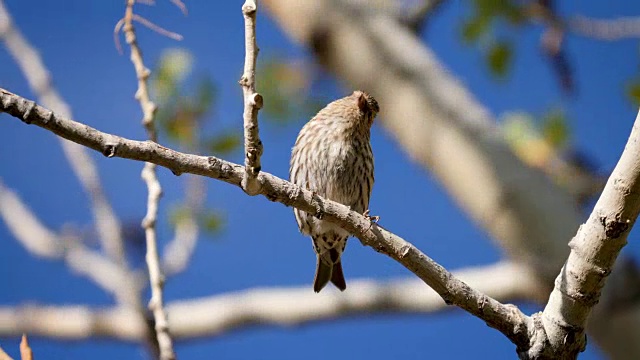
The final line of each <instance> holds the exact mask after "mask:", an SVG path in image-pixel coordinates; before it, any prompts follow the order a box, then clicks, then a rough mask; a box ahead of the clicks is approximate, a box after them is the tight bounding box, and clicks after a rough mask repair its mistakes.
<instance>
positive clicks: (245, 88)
mask: <svg viewBox="0 0 640 360" xmlns="http://www.w3.org/2000/svg"><path fill="white" fill-rule="evenodd" d="M257 2H258V0H246V1H245V3H244V5H242V15H243V16H244V32H245V33H244V34H245V35H244V45H245V52H246V54H245V59H244V73H243V74H242V77H241V78H240V81H239V83H240V85H241V86H242V93H243V97H244V114H243V119H244V153H245V160H244V166H245V175H244V179H243V180H242V189H243V190H244V191H245V192H246V193H247V194H249V195H257V194H258V184H257V177H258V174H259V173H260V169H261V165H260V156H262V150H263V149H262V141H260V134H259V131H258V111H259V110H260V108H262V105H263V99H262V95H260V94H258V93H257V92H256V60H257V57H258V50H259V49H258V45H257V44H256V13H257V11H258V4H257Z"/></svg>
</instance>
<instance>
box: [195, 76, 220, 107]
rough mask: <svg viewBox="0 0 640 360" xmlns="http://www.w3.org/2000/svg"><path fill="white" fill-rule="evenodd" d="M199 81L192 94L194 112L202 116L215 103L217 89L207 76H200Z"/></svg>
mask: <svg viewBox="0 0 640 360" xmlns="http://www.w3.org/2000/svg"><path fill="white" fill-rule="evenodd" d="M201 79H202V80H200V83H199V84H198V88H197V90H196V94H195V96H194V102H193V107H194V112H195V113H196V114H198V115H199V116H202V115H204V114H206V113H207V112H209V110H211V108H212V107H213V104H214V103H215V99H216V96H217V95H218V90H217V88H216V86H215V84H214V83H213V81H211V79H210V78H209V77H208V76H203V77H201Z"/></svg>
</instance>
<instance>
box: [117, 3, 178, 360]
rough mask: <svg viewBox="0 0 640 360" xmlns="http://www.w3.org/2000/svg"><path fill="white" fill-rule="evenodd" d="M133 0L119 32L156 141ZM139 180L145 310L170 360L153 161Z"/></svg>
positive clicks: (149, 131) (164, 357) (153, 107)
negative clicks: (143, 209)
mask: <svg viewBox="0 0 640 360" xmlns="http://www.w3.org/2000/svg"><path fill="white" fill-rule="evenodd" d="M135 2H136V1H135V0H127V5H126V10H125V15H124V27H123V31H124V34H125V38H126V41H127V44H129V47H130V48H131V62H132V63H133V65H134V67H135V70H136V75H137V78H138V90H137V91H136V99H137V100H138V101H139V102H140V107H141V108H142V114H143V115H142V124H143V125H144V127H145V129H146V131H147V136H148V137H149V140H151V141H153V142H157V141H158V134H157V132H156V127H155V123H154V116H155V113H156V110H157V106H156V104H154V103H153V101H151V99H150V98H149V90H148V86H147V79H148V78H149V74H150V71H149V69H147V68H146V66H145V65H144V62H143V60H142V52H141V51H140V48H139V47H138V42H137V40H136V33H135V28H134V27H133V17H134V14H133V5H134V4H135ZM142 179H143V180H144V182H145V183H146V184H147V189H148V197H147V214H146V215H145V217H144V219H143V220H142V227H143V228H144V232H145V238H146V244H147V253H146V256H145V258H146V262H147V268H148V269H149V282H150V283H151V299H150V300H149V309H150V310H151V311H152V313H153V317H154V319H155V326H154V329H155V332H156V337H157V339H158V348H159V351H160V359H162V360H174V359H175V358H176V355H175V352H174V350H173V340H172V339H171V333H170V331H169V321H168V320H167V314H166V313H165V309H164V304H163V294H162V290H163V287H164V275H163V274H162V269H161V268H160V257H159V255H158V241H157V233H156V220H157V218H158V203H159V202H160V197H161V196H162V187H161V186H160V181H158V176H157V174H156V164H153V163H150V162H147V163H145V164H144V168H143V169H142Z"/></svg>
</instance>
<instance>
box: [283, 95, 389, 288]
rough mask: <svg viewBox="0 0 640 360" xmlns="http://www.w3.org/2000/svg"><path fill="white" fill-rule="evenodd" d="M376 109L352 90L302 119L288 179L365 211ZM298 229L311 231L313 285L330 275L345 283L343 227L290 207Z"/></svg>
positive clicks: (337, 283) (337, 282) (369, 99)
mask: <svg viewBox="0 0 640 360" xmlns="http://www.w3.org/2000/svg"><path fill="white" fill-rule="evenodd" d="M379 111H380V108H379V107H378V102H377V101H376V100H375V99H374V98H373V97H372V96H371V95H369V94H367V93H365V92H362V91H354V92H353V94H351V95H349V96H347V97H344V98H342V99H339V100H336V101H334V102H332V103H330V104H329V105H327V106H326V107H325V108H324V109H322V110H320V112H319V113H318V114H317V115H316V116H314V117H313V118H312V119H311V120H310V121H309V122H308V123H307V124H305V125H304V127H303V128H302V130H300V134H298V138H297V140H296V143H295V145H294V146H293V151H292V154H291V167H290V169H289V178H290V180H291V182H293V183H294V184H297V185H299V186H300V187H302V188H304V189H307V190H310V191H313V192H314V193H316V194H318V195H320V196H322V197H324V198H327V199H330V200H333V201H336V202H339V203H341V204H344V205H346V206H349V207H350V208H351V210H353V211H357V212H359V213H361V214H368V209H369V198H370V197H371V188H372V187H373V180H374V177H373V152H372V151H371V144H370V142H369V139H370V131H371V125H372V124H373V119H374V118H375V116H376V114H377V113H378V112H379ZM293 212H294V214H295V216H296V221H297V222H298V227H299V228H300V231H301V232H302V233H303V234H305V235H309V236H311V239H312V240H313V249H314V250H315V252H316V254H317V263H316V275H315V278H314V280H313V290H314V291H315V292H319V291H320V290H322V288H323V287H324V286H325V285H326V284H327V283H328V282H329V281H331V282H332V283H333V284H334V285H335V286H336V287H337V288H338V289H340V291H343V290H344V289H346V288H347V284H346V282H345V280H344V274H343V272H342V262H341V260H340V257H341V255H342V252H343V251H344V248H345V246H346V244H347V238H348V237H349V233H348V232H347V231H346V230H343V229H342V228H340V227H339V226H338V225H335V224H332V223H330V222H328V221H326V220H321V219H318V218H317V217H315V216H314V215H312V214H309V213H306V212H304V211H301V210H298V209H294V210H293Z"/></svg>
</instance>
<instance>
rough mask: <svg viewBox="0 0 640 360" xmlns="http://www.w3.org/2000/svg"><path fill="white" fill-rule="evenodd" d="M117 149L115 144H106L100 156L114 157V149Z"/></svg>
mask: <svg viewBox="0 0 640 360" xmlns="http://www.w3.org/2000/svg"><path fill="white" fill-rule="evenodd" d="M117 147H118V144H117V143H106V144H105V145H104V149H102V155H104V156H106V157H108V158H112V157H114V156H115V155H116V148H117Z"/></svg>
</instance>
